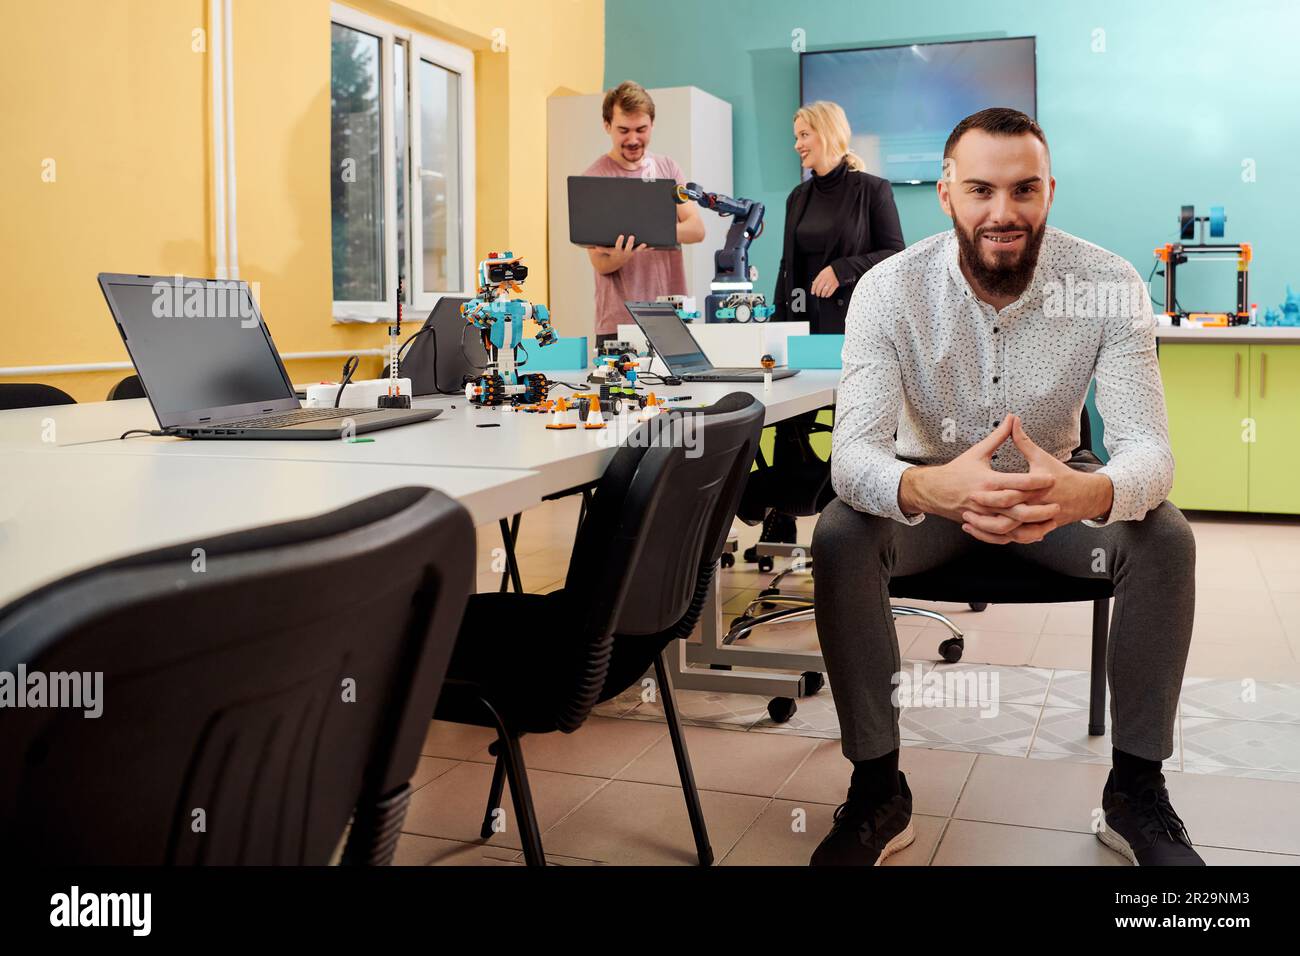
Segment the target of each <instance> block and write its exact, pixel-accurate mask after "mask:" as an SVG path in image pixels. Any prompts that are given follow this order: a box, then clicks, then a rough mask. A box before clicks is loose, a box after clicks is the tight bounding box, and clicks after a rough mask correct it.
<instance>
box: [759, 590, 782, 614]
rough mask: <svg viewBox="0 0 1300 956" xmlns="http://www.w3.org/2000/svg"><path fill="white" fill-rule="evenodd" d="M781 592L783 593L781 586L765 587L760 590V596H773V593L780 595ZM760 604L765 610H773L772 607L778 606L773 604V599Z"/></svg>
mask: <svg viewBox="0 0 1300 956" xmlns="http://www.w3.org/2000/svg"><path fill="white" fill-rule="evenodd" d="M780 594H781V589H780V588H763V590H761V591H759V592H758V596H759V597H761V598H765V597H772V596H773V595H776V596H779V595H780ZM760 606H761V607H762V608H763V610H764V611H770V610H772V608H774V607H776V605H775V604H773V603H772V602H771V601H764V602H763V603H762V605H760Z"/></svg>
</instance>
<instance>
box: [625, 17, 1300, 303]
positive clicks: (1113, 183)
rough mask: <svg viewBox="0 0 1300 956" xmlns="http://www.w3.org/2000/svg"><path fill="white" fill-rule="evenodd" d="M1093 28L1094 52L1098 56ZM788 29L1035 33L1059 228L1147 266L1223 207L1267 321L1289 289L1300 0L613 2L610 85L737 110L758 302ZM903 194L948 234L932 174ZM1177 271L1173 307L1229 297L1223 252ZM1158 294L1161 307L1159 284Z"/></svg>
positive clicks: (771, 241) (1293, 274)
mask: <svg viewBox="0 0 1300 956" xmlns="http://www.w3.org/2000/svg"><path fill="white" fill-rule="evenodd" d="M1098 27H1100V28H1102V29H1104V30H1105V42H1106V51H1105V52H1104V53H1094V52H1092V45H1093V30H1094V29H1095V28H1098ZM795 28H801V29H803V30H804V31H805V34H806V37H807V49H808V50H810V51H811V50H824V49H837V48H845V47H856V46H887V45H892V44H898V43H914V42H927V41H942V40H961V39H975V38H989V37H999V36H1028V35H1033V36H1036V37H1037V38H1038V120H1039V122H1040V123H1041V125H1042V126H1043V129H1044V131H1045V132H1046V133H1047V138H1048V142H1049V144H1050V145H1051V149H1052V160H1053V173H1054V175H1055V176H1056V201H1055V204H1054V205H1053V207H1052V212H1051V215H1050V217H1049V221H1050V222H1051V223H1052V224H1053V225H1056V226H1059V227H1060V228H1062V229H1065V230H1066V231H1068V232H1072V233H1074V234H1075V235H1078V236H1081V237H1083V238H1085V239H1088V240H1090V241H1092V242H1096V243H1098V244H1100V245H1102V246H1105V247H1107V248H1109V249H1111V250H1113V251H1115V252H1117V253H1119V254H1120V255H1122V256H1124V257H1125V258H1127V259H1128V260H1129V261H1130V262H1132V263H1133V265H1134V266H1135V267H1137V269H1138V271H1139V272H1140V273H1141V275H1142V276H1143V277H1145V276H1146V275H1147V273H1148V272H1149V271H1150V268H1151V264H1152V262H1153V258H1152V250H1153V249H1154V248H1155V247H1156V246H1157V245H1160V244H1163V243H1165V242H1168V241H1172V240H1174V239H1176V238H1177V228H1176V220H1177V217H1178V208H1179V206H1181V205H1182V204H1183V203H1192V204H1194V205H1196V206H1197V208H1198V211H1200V212H1206V211H1208V208H1209V207H1210V206H1211V205H1222V206H1224V207H1225V208H1226V211H1227V215H1228V229H1227V239H1228V240H1230V241H1247V242H1250V243H1252V244H1253V245H1254V248H1255V262H1254V263H1253V265H1252V268H1251V299H1252V300H1254V301H1256V302H1258V303H1259V304H1260V314H1261V315H1262V314H1263V310H1264V308H1265V307H1266V306H1274V307H1276V306H1277V304H1278V303H1279V302H1280V301H1281V300H1282V297H1283V290H1284V286H1285V284H1286V283H1287V282H1290V283H1292V284H1293V285H1295V286H1296V287H1297V288H1300V228H1298V227H1297V223H1296V218H1297V216H1296V212H1295V209H1296V204H1297V198H1298V197H1300V2H1295V0H1274V2H1262V0H1258V2H1251V0H1239V2H1235V3H1229V2H1223V0H1218V2H1209V0H1179V2H1171V0H1125V2H1117V0H1094V2H1081V0H1079V2H1076V0H1038V2H1027V0H1005V2H1004V0H985V2H982V3H970V2H965V0H915V2H910V3H902V2H888V3H886V2H877V0H871V2H863V0H856V2H854V0H804V2H799V3H796V2H790V0H785V2H782V0H656V2H654V3H647V2H645V0H606V3H605V80H606V84H605V85H606V87H609V86H613V85H614V84H616V83H618V82H620V81H621V80H624V79H635V80H637V81H638V82H640V83H642V84H643V85H645V86H648V87H653V86H686V85H690V86H698V87H699V88H701V89H703V90H706V91H707V92H709V93H712V94H714V95H715V96H719V97H722V98H723V99H725V100H727V101H728V102H730V103H731V105H732V122H733V130H732V135H733V149H734V154H735V183H734V188H735V192H736V194H737V195H740V196H744V197H747V198H751V199H759V200H761V201H763V202H764V203H765V204H766V205H767V208H768V222H767V226H768V228H767V231H766V233H765V235H764V236H763V237H762V238H760V239H759V241H758V242H757V243H755V245H754V248H753V257H752V258H753V261H754V263H755V264H756V265H757V266H758V268H759V273H760V276H759V283H758V285H759V290H760V291H764V292H767V293H768V294H769V295H770V294H771V291H772V285H773V282H774V280H775V276H776V267H777V263H778V261H779V259H780V255H781V248H780V239H779V237H780V236H781V227H782V225H783V220H784V209H785V198H786V196H787V194H788V193H789V191H790V189H792V188H793V187H794V185H795V184H796V183H797V182H798V175H799V169H798V163H797V159H796V157H795V154H794V150H793V138H792V134H791V118H792V115H793V113H794V111H795V109H796V108H797V107H798V105H799V57H798V56H797V54H795V53H794V52H793V51H792V50H791V31H793V30H794V29H795ZM652 149H653V145H652ZM1246 158H1251V159H1254V160H1255V168H1256V181H1255V182H1253V183H1245V182H1243V181H1242V165H1241V164H1242V160H1243V159H1246ZM702 185H704V186H706V187H707V186H708V184H707V183H704V184H702ZM894 189H895V194H896V196H897V201H898V209H899V213H900V215H901V217H902V221H903V234H904V236H905V237H906V239H907V241H908V242H909V243H912V242H915V241H917V240H918V239H922V238H924V237H925V236H928V235H931V234H932V233H935V232H939V231H941V230H944V229H948V228H951V224H950V222H949V221H948V220H947V219H946V218H945V217H944V216H943V214H942V213H941V212H940V211H939V208H938V203H937V201H936V199H935V194H934V187H933V186H932V185H931V186H896V187H894ZM1178 278H1179V289H1180V292H1179V295H1178V299H1179V302H1180V303H1181V304H1182V305H1183V306H1184V308H1198V309H1227V308H1229V307H1231V306H1232V305H1233V303H1234V301H1235V295H1236V287H1235V265H1234V264H1232V263H1230V262H1206V263H1196V262H1193V263H1190V264H1188V265H1187V266H1185V267H1183V268H1182V270H1181V271H1180V272H1179V277H1178ZM1152 286H1153V288H1154V289H1155V290H1156V294H1157V297H1158V298H1163V295H1164V288H1163V285H1162V284H1161V283H1160V280H1159V279H1158V278H1157V279H1156V280H1155V281H1153V283H1152ZM1183 290H1185V291H1183Z"/></svg>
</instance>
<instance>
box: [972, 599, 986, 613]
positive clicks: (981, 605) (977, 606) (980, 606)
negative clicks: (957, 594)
mask: <svg viewBox="0 0 1300 956" xmlns="http://www.w3.org/2000/svg"><path fill="white" fill-rule="evenodd" d="M986 607H988V604H987V603H985V602H982V601H972V602H971V605H970V609H971V610H972V611H982V610H984V609H985V608H986Z"/></svg>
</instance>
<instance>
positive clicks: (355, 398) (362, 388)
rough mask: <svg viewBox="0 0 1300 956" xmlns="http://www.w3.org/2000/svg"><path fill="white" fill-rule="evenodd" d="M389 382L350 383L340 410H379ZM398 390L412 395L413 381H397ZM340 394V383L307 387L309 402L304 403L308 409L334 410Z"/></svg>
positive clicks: (341, 401) (374, 379)
mask: <svg viewBox="0 0 1300 956" xmlns="http://www.w3.org/2000/svg"><path fill="white" fill-rule="evenodd" d="M388 383H389V380H388V379H386V378H371V379H366V380H365V381H361V382H349V383H348V385H347V387H346V388H345V389H343V395H342V397H341V398H339V407H340V408H378V407H379V396H381V395H387V394H388ZM397 385H398V388H400V389H401V390H402V394H403V395H410V394H411V380H410V379H409V378H399V379H398V380H397ZM338 394H339V385H338V382H320V383H319V384H316V385H308V386H307V401H305V402H304V403H303V405H304V407H306V408H333V407H334V399H335V397H336V396H338Z"/></svg>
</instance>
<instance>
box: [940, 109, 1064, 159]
mask: <svg viewBox="0 0 1300 956" xmlns="http://www.w3.org/2000/svg"><path fill="white" fill-rule="evenodd" d="M973 129H981V130H983V131H984V132H986V133H991V134H992V135H994V136H1023V135H1025V134H1026V133H1028V134H1029V135H1030V136H1033V137H1034V138H1035V139H1037V140H1038V141H1039V142H1040V143H1042V144H1043V148H1044V149H1046V148H1047V137H1046V136H1044V135H1043V128H1042V127H1041V126H1039V125H1038V124H1037V123H1035V122H1034V119H1033V117H1032V116H1028V115H1027V114H1025V113H1022V112H1020V110H1013V109H1011V108H1010V107H1009V106H990V107H989V108H988V109H986V110H980V111H979V112H978V113H971V115H970V116H968V117H966V118H965V119H964V120H962V121H961V122H960V123H958V124H957V125H956V126H955V127H953V130H952V132H951V133H949V134H948V142H946V143H944V144H943V158H944V159H947V158H948V157H949V156H951V155H952V152H953V150H954V149H956V148H957V141H958V140H959V139H961V138H962V137H963V136H965V135H966V134H967V133H968V132H970V131H971V130H973Z"/></svg>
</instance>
